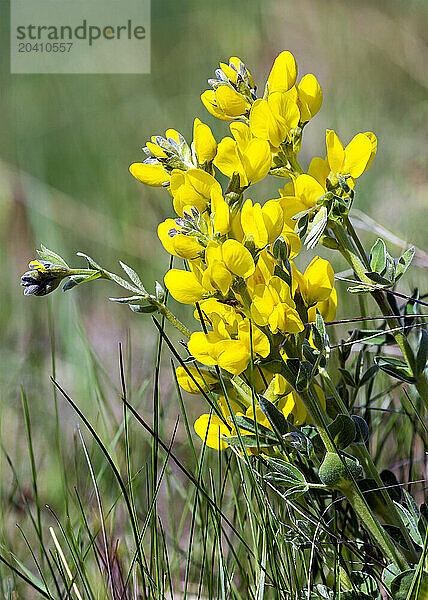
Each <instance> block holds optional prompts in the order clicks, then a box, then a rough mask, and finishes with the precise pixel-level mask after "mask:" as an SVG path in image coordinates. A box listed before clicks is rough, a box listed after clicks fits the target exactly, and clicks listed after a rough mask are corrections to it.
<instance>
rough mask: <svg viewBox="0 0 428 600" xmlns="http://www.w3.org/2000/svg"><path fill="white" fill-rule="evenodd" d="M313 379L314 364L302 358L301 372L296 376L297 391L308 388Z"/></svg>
mask: <svg viewBox="0 0 428 600" xmlns="http://www.w3.org/2000/svg"><path fill="white" fill-rule="evenodd" d="M311 380H312V365H311V363H310V362H308V361H307V360H301V361H300V365H299V372H298V374H297V378H296V385H295V388H296V391H298V392H303V391H304V390H307V389H308V387H309V385H310V383H311Z"/></svg>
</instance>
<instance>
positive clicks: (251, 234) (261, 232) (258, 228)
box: [241, 199, 282, 248]
mask: <svg viewBox="0 0 428 600" xmlns="http://www.w3.org/2000/svg"><path fill="white" fill-rule="evenodd" d="M281 212H282V211H281ZM241 226H242V230H243V232H244V234H245V237H246V239H247V240H248V239H250V240H252V241H253V242H254V244H255V246H256V248H264V247H265V246H266V245H267V244H268V231H267V229H266V225H265V222H264V219H263V213H262V207H261V205H260V204H258V203H256V204H255V205H254V206H253V203H252V202H251V200H250V199H248V200H246V201H245V202H244V204H243V206H242V209H241Z"/></svg>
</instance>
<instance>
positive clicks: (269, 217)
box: [262, 200, 284, 244]
mask: <svg viewBox="0 0 428 600" xmlns="http://www.w3.org/2000/svg"><path fill="white" fill-rule="evenodd" d="M262 217H263V221H264V224H265V227H266V231H267V235H268V241H267V243H268V244H272V243H273V242H274V241H275V240H276V239H277V237H278V236H279V235H281V231H282V228H283V225H284V212H283V210H282V208H281V206H280V204H279V203H278V202H277V201H276V200H268V201H267V202H265V204H264V205H263V207H262Z"/></svg>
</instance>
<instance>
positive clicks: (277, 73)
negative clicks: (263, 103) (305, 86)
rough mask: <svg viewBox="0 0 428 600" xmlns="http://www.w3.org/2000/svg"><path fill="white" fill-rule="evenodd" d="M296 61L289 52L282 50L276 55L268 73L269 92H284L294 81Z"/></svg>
mask: <svg viewBox="0 0 428 600" xmlns="http://www.w3.org/2000/svg"><path fill="white" fill-rule="evenodd" d="M296 78H297V63H296V59H295V58H294V56H293V55H292V54H291V52H288V51H284V52H281V54H279V56H277V57H276V59H275V62H274V63H273V67H272V69H271V72H270V74H269V78H268V86H269V93H270V94H271V93H272V92H286V91H288V90H289V89H290V88H292V87H293V85H294V84H295V83H296Z"/></svg>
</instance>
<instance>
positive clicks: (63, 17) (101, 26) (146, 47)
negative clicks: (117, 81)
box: [10, 0, 150, 74]
mask: <svg viewBox="0 0 428 600" xmlns="http://www.w3.org/2000/svg"><path fill="white" fill-rule="evenodd" d="M10 20H11V34H10V67H11V73H80V74H82V73H150V0H85V1H82V0H11V19H10Z"/></svg>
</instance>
